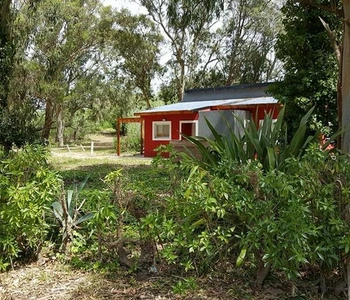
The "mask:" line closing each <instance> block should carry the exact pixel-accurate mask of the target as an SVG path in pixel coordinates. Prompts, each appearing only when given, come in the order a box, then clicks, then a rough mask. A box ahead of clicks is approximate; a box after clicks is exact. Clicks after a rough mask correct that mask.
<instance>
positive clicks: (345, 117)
mask: <svg viewBox="0 0 350 300" xmlns="http://www.w3.org/2000/svg"><path fill="white" fill-rule="evenodd" d="M343 10H344V32H343V49H342V50H343V51H342V54H343V55H342V74H341V89H342V90H341V95H342V105H341V107H342V117H341V120H342V127H343V129H345V132H344V134H343V138H342V147H341V148H342V150H343V151H344V152H346V153H349V152H350V128H349V125H350V70H349V69H350V1H348V0H346V1H343Z"/></svg>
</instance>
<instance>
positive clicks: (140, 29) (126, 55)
mask: <svg viewBox="0 0 350 300" xmlns="http://www.w3.org/2000/svg"><path fill="white" fill-rule="evenodd" d="M113 29H114V33H113V35H112V40H113V41H114V49H115V51H116V55H117V56H119V58H118V57H117V58H116V60H117V66H119V68H118V69H117V73H118V74H119V77H124V78H125V84H126V86H128V87H129V88H130V89H132V90H135V88H136V89H139V90H140V91H141V98H142V100H143V102H145V103H146V107H147V108H150V107H151V103H150V101H151V98H152V88H151V87H152V86H151V82H152V79H154V78H155V76H156V75H157V74H160V72H161V70H162V68H161V66H160V63H159V58H160V57H159V56H160V46H161V44H162V42H163V37H162V35H161V34H160V32H159V31H158V30H157V28H156V26H155V24H154V22H152V21H151V20H150V19H149V18H147V17H146V16H145V15H137V16H136V15H132V14H131V13H130V12H129V11H128V10H122V11H120V12H116V13H115V16H114V26H113Z"/></svg>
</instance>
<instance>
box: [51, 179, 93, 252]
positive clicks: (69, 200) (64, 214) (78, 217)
mask: <svg viewBox="0 0 350 300" xmlns="http://www.w3.org/2000/svg"><path fill="white" fill-rule="evenodd" d="M87 180H88V177H86V178H85V180H84V181H83V182H81V183H80V185H79V186H77V187H76V188H75V189H74V190H67V196H66V195H65V192H64V191H63V192H62V196H61V199H60V201H56V202H54V203H52V208H53V213H54V215H55V217H56V218H57V219H58V220H59V222H60V223H61V226H62V228H61V229H62V245H61V249H62V251H63V252H64V253H66V252H67V250H68V248H69V247H68V245H69V243H70V242H71V241H72V240H73V236H74V235H73V233H74V230H76V229H77V228H78V225H79V224H81V223H83V222H84V221H87V220H89V219H91V218H92V217H93V216H94V213H92V212H90V213H87V214H82V212H81V210H82V207H83V205H84V203H85V199H84V200H83V201H82V202H81V203H80V204H78V197H79V193H80V192H81V191H82V189H83V188H84V186H85V184H86V182H87Z"/></svg>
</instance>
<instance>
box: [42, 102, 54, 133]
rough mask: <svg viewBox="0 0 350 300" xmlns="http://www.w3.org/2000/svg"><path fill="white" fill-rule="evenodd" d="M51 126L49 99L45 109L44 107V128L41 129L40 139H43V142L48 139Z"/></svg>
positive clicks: (51, 115) (51, 112)
mask: <svg viewBox="0 0 350 300" xmlns="http://www.w3.org/2000/svg"><path fill="white" fill-rule="evenodd" d="M52 124H53V103H52V101H51V100H50V99H47V101H46V107H45V121H44V128H43V131H42V132H41V138H42V139H45V140H48V139H49V137H50V131H51V126H52Z"/></svg>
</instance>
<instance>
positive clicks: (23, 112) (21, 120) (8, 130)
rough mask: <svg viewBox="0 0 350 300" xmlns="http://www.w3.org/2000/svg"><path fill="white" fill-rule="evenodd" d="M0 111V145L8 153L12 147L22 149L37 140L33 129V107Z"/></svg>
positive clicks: (34, 128)
mask: <svg viewBox="0 0 350 300" xmlns="http://www.w3.org/2000/svg"><path fill="white" fill-rule="evenodd" d="M24 106H25V104H24V105H23V104H22V105H20V104H19V105H16V108H15V109H14V108H12V109H3V110H0V145H1V146H3V147H4V151H5V153H8V152H9V151H10V149H11V148H12V146H17V147H18V148H21V147H23V146H24V145H25V144H26V143H34V142H36V141H38V140H39V136H38V131H37V129H36V127H35V124H34V122H35V119H36V112H35V110H36V107H34V106H33V105H30V106H27V107H24Z"/></svg>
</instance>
